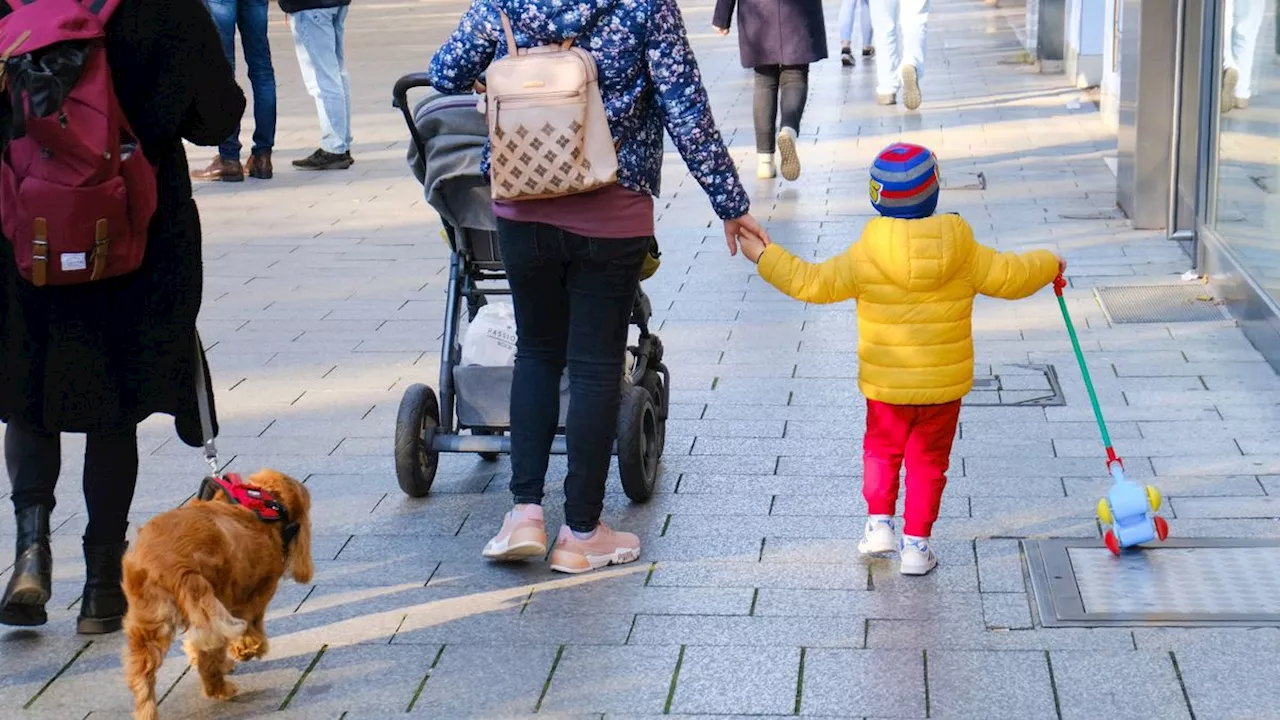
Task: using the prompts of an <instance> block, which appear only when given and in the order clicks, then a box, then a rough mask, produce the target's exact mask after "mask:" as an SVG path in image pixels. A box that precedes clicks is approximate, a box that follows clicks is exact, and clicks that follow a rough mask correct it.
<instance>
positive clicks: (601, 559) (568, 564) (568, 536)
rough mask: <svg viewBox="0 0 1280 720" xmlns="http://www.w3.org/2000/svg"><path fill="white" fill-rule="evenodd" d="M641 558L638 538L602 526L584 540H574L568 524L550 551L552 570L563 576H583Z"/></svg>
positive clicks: (597, 527) (562, 529) (598, 526)
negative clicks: (570, 574) (585, 573)
mask: <svg viewBox="0 0 1280 720" xmlns="http://www.w3.org/2000/svg"><path fill="white" fill-rule="evenodd" d="M638 559H640V538H638V537H636V536H635V535H632V534H631V533H627V532H618V531H617V530H614V529H612V528H610V527H609V526H608V525H605V524H604V523H600V524H599V525H597V526H596V532H595V534H594V535H592V536H591V537H589V538H587V539H586V540H579V539H578V538H576V537H574V534H573V531H572V530H570V529H569V526H568V525H564V526H562V527H561V528H560V536H559V537H558V538H556V547H555V549H554V550H552V551H551V569H552V570H555V571H557V572H562V573H573V574H577V573H584V572H590V571H592V570H599V569H600V568H602V567H608V566H609V565H622V564H623V563H629V562H635V561H636V560H638Z"/></svg>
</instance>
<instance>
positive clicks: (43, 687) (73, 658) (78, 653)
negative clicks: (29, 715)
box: [22, 640, 93, 710]
mask: <svg viewBox="0 0 1280 720" xmlns="http://www.w3.org/2000/svg"><path fill="white" fill-rule="evenodd" d="M92 645H93V641H92V640H87V641H85V644H84V645H81V646H80V649H79V650H77V651H76V654H75V655H72V656H71V659H70V660H68V661H67V662H66V663H65V664H64V665H63V666H62V667H60V668H58V672H56V673H54V674H53V677H51V678H49V680H48V682H46V683H45V684H44V685H41V686H40V689H39V690H37V691H36V694H35V695H32V696H31V699H30V700H28V701H27V703H26V704H25V705H23V706H22V709H23V710H30V709H31V706H32V705H34V704H35V703H36V700H39V699H40V696H41V695H43V694H44V691H45V690H48V689H49V686H50V685H53V684H54V683H55V682H57V680H58V678H60V677H62V674H63V673H65V672H66V671H67V670H70V669H71V666H72V665H74V664H75V663H76V661H77V660H79V659H80V656H81V655H84V653H85V651H86V650H88V649H89V648H90V647H91V646H92Z"/></svg>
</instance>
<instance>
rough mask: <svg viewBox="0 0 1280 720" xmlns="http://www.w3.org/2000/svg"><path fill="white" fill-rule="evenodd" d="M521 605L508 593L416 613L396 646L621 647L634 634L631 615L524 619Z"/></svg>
mask: <svg viewBox="0 0 1280 720" xmlns="http://www.w3.org/2000/svg"><path fill="white" fill-rule="evenodd" d="M510 607H516V608H518V607H519V601H518V600H516V599H515V598H513V597H511V595H510V594H506V593H496V594H495V593H486V594H481V595H469V596H463V597H460V598H459V599H458V601H457V602H456V603H451V604H449V605H448V606H445V607H438V606H431V607H427V608H423V609H421V610H419V609H416V608H415V609H414V610H412V611H411V612H410V613H409V614H408V615H407V616H406V617H405V619H404V623H403V624H402V625H401V627H400V630H399V631H398V632H397V633H396V635H395V638H393V639H392V641H391V642H392V644H395V645H400V644H406V645H436V644H439V645H458V644H504V643H522V644H528V645H566V644H587V645H621V644H623V643H624V642H625V641H626V639H627V635H628V633H630V631H631V623H632V620H633V619H634V617H633V616H632V615H629V614H623V613H617V614H601V613H596V612H585V613H574V614H567V613H558V614H552V613H536V614H534V615H528V616H522V615H520V614H519V611H518V610H516V611H514V612H506V609H507V608H510Z"/></svg>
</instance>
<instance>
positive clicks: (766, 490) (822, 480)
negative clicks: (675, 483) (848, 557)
mask: <svg viewBox="0 0 1280 720" xmlns="http://www.w3.org/2000/svg"><path fill="white" fill-rule="evenodd" d="M861 471H862V469H861V467H859V468H858V473H859V475H860V474H861ZM861 486H862V480H861V478H860V477H857V476H854V475H848V476H839V475H827V476H817V477H815V476H807V475H702V474H694V473H689V474H685V475H683V476H681V478H680V487H679V491H678V493H677V494H679V495H684V494H696V493H709V494H714V495H732V494H736V493H743V494H755V493H759V494H763V495H779V496H781V495H828V494H830V495H834V494H839V493H841V492H856V491H857V490H858V489H859V488H861Z"/></svg>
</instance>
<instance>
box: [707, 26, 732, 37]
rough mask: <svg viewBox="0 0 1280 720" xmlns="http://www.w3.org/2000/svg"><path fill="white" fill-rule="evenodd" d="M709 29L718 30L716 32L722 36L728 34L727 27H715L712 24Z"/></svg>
mask: <svg viewBox="0 0 1280 720" xmlns="http://www.w3.org/2000/svg"><path fill="white" fill-rule="evenodd" d="M711 29H712V30H715V31H716V32H718V33H720V34H721V35H722V36H723V35H728V34H729V28H722V27H716V26H715V25H712V26H711Z"/></svg>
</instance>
